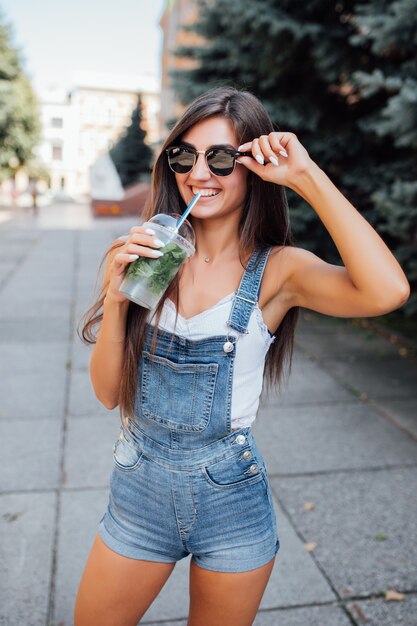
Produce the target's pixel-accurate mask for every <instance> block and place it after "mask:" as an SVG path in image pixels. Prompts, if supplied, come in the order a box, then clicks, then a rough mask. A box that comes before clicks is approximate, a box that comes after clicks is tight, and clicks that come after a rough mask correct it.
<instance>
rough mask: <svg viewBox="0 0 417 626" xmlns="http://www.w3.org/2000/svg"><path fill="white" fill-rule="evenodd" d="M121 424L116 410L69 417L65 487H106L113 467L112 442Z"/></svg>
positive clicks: (115, 438)
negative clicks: (99, 414)
mask: <svg viewBox="0 0 417 626" xmlns="http://www.w3.org/2000/svg"><path fill="white" fill-rule="evenodd" d="M120 424H121V421H120V417H119V415H118V412H117V411H116V410H115V411H112V412H109V415H108V416H102V417H90V418H88V419H72V418H71V419H69V421H68V427H67V437H66V451H65V466H64V472H65V480H64V487H65V488H74V487H81V488H85V487H103V488H105V487H107V486H108V484H109V480H110V473H111V470H112V469H113V444H114V443H115V441H116V440H117V438H118V436H119V434H120ZM84 444H85V445H84ZM92 444H93V445H92Z"/></svg>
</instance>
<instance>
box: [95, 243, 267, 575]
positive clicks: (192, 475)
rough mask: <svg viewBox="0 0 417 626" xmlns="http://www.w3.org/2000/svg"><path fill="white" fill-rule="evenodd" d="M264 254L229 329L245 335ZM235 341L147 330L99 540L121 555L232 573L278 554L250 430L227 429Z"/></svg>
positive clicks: (259, 253) (249, 273)
mask: <svg viewBox="0 0 417 626" xmlns="http://www.w3.org/2000/svg"><path fill="white" fill-rule="evenodd" d="M269 252H270V248H267V249H265V250H261V249H257V250H255V252H254V253H253V255H252V257H251V259H250V261H249V263H248V266H247V268H246V270H245V272H244V275H243V277H242V280H241V283H240V286H239V289H238V291H237V293H236V294H235V297H234V302H233V306H232V309H231V313H230V318H229V320H228V321H227V325H228V326H229V327H230V328H233V329H234V330H236V331H238V332H239V333H245V332H246V331H247V325H248V322H249V318H250V315H251V311H252V309H253V307H254V306H255V304H256V302H257V299H258V295H259V289H260V283H261V279H262V275H263V271H264V268H265V264H266V261H267V258H268V254H269ZM236 339H237V338H236V337H235V336H233V335H230V336H229V335H224V336H214V337H210V338H208V339H202V340H198V341H191V340H188V339H186V338H184V337H181V336H179V335H175V334H171V333H168V332H165V331H163V330H158V335H157V342H156V348H155V351H154V352H152V350H151V343H152V327H150V326H148V327H147V334H146V339H145V344H144V349H143V352H142V355H141V359H140V363H139V374H138V393H137V398H136V406H135V409H136V410H135V417H134V418H132V419H129V420H128V422H127V423H126V424H124V425H123V426H121V430H120V435H119V438H118V439H117V440H116V442H115V444H114V447H113V458H114V468H113V472H112V475H111V479H110V497H109V504H108V508H107V511H106V513H105V515H104V516H103V518H102V519H101V521H100V524H99V533H100V535H101V537H102V539H103V541H104V542H105V543H106V544H107V545H108V546H109V547H110V548H112V549H113V550H115V551H116V552H119V553H120V554H123V555H125V556H128V557H131V558H138V559H145V560H150V561H160V562H175V561H177V560H179V559H181V558H183V557H185V556H187V555H188V554H190V553H191V554H192V560H193V561H194V562H195V563H197V564H198V565H200V566H201V567H204V568H206V569H211V570H215V571H223V572H242V571H247V570H250V569H255V568H257V567H260V566H262V565H264V564H265V563H267V562H268V561H270V560H271V559H272V558H273V557H274V556H275V555H276V553H277V551H278V549H279V540H278V536H277V524H276V518H275V512H274V508H273V502H272V494H271V489H270V485H269V480H268V475H267V470H266V467H265V463H264V460H263V458H262V456H261V454H260V451H259V450H258V448H257V446H256V442H255V440H254V438H253V435H252V431H251V428H250V427H246V428H241V429H238V430H236V431H232V429H231V415H230V409H231V393H232V381H233V363H234V358H235V348H236Z"/></svg>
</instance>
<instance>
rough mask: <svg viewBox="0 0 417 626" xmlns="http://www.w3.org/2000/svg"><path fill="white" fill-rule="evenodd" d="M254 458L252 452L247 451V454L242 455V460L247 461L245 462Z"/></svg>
mask: <svg viewBox="0 0 417 626" xmlns="http://www.w3.org/2000/svg"><path fill="white" fill-rule="evenodd" d="M251 458H252V452H251V451H250V450H245V452H244V453H243V454H242V459H245V461H247V460H248V459H251Z"/></svg>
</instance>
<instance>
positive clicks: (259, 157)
mask: <svg viewBox="0 0 417 626" xmlns="http://www.w3.org/2000/svg"><path fill="white" fill-rule="evenodd" d="M238 150H239V152H252V154H253V156H254V158H255V159H256V160H254V159H252V158H251V157H249V156H246V157H244V156H241V157H239V158H238V162H239V163H241V164H242V165H244V166H245V167H247V168H248V170H251V172H254V173H255V174H257V175H258V176H259V177H260V178H262V180H265V181H268V182H270V183H275V184H277V185H285V186H287V187H293V185H294V183H295V182H296V180H297V178H298V177H299V176H300V174H303V173H304V172H306V171H307V170H308V169H309V168H310V167H311V166H312V165H313V161H312V159H311V158H310V156H309V154H308V152H307V150H306V149H305V148H304V146H303V145H302V144H301V143H300V142H299V141H298V138H297V136H296V135H294V133H288V132H279V131H276V132H272V133H269V135H261V136H260V137H257V138H256V139H253V140H252V141H249V142H247V143H244V144H242V145H241V146H239V148H238Z"/></svg>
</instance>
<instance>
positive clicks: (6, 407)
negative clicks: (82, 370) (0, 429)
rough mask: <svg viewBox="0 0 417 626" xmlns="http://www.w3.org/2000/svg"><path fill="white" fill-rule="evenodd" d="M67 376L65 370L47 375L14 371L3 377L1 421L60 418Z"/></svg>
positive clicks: (63, 405) (0, 408)
mask: <svg viewBox="0 0 417 626" xmlns="http://www.w3.org/2000/svg"><path fill="white" fill-rule="evenodd" d="M3 345H4V344H3ZM0 351H1V346H0ZM34 367H35V368H36V365H35V366H34ZM66 376H67V373H66V371H65V369H64V368H59V369H57V371H55V372H47V373H45V372H44V371H42V370H40V371H35V372H34V373H29V372H18V373H16V371H13V370H10V372H4V373H2V374H1V375H0V398H1V403H0V420H1V419H7V420H8V421H9V423H10V420H13V419H15V418H16V417H21V418H38V417H55V418H58V419H59V418H61V417H62V416H63V415H64V410H65V385H66Z"/></svg>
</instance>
